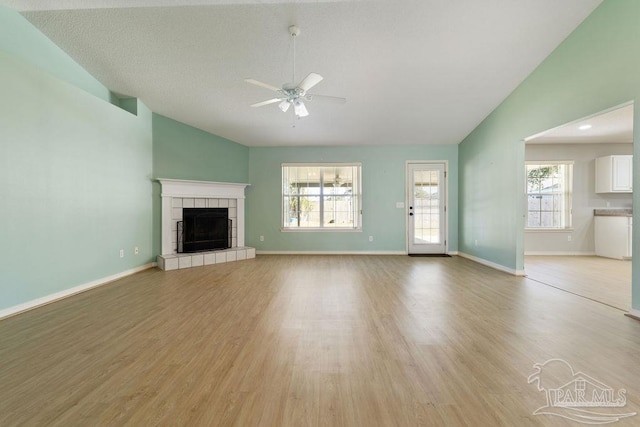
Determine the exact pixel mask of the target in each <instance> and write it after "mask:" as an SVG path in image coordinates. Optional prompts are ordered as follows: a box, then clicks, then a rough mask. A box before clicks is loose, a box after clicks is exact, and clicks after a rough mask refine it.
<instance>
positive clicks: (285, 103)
mask: <svg viewBox="0 0 640 427" xmlns="http://www.w3.org/2000/svg"><path fill="white" fill-rule="evenodd" d="M290 105H291V104H289V101H282V102H281V103H280V104H278V107H280V109H281V110H282V111H283V112H285V113H286V112H287V110H288V109H289V106H290Z"/></svg>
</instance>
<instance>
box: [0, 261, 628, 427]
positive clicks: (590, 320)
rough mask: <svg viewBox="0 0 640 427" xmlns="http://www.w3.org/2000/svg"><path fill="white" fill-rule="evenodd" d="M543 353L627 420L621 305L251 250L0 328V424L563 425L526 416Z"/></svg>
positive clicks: (507, 284)
mask: <svg viewBox="0 0 640 427" xmlns="http://www.w3.org/2000/svg"><path fill="white" fill-rule="evenodd" d="M551 358H561V359H564V360H567V361H568V362H570V363H572V365H573V367H574V368H575V369H576V370H580V371H583V372H585V373H587V374H588V375H591V376H592V377H594V378H597V379H598V380H601V381H602V382H604V383H606V384H607V385H609V386H611V387H613V388H614V389H619V388H626V390H627V406H626V407H625V408H624V409H625V411H626V412H633V411H636V412H639V411H640V370H638V369H637V367H638V366H640V322H637V321H635V320H633V319H630V318H628V317H625V316H623V315H622V312H621V311H620V310H617V309H615V308H612V307H609V306H606V305H602V304H598V303H596V302H593V301H590V300H588V299H584V298H580V297H578V296H576V295H572V294H571V293H567V292H563V291H561V290H559V289H555V288H553V287H549V286H545V285H543V284H541V283H539V282H536V281H533V280H530V279H527V278H522V277H514V276H510V275H508V274H505V273H502V272H499V271H496V270H493V269H490V268H488V267H485V266H482V265H479V264H476V263H474V262H471V261H469V260H465V259H462V258H458V257H452V258H412V257H406V256H259V257H258V258H256V259H253V260H246V261H241V262H236V263H228V264H220V265H212V266H205V267H199V268H192V269H188V270H178V271H169V272H163V271H160V270H148V271H144V272H141V273H139V274H136V275H134V276H130V277H127V278H124V279H121V280H119V281H116V282H113V283H111V284H108V285H105V286H102V287H100V288H96V289H93V290H91V291H88V292H85V293H82V294H79V295H76V296H74V297H71V298H67V299H65V300H62V301H58V302H56V303H53V304H50V305H47V306H45V307H41V308H38V309H35V310H32V311H30V312H26V313H23V314H21V315H18V316H14V317H11V318H8V319H5V320H2V321H0V384H2V387H0V425H2V426H5V425H6V426H14V425H53V426H73V425H116V426H119V425H131V426H140V425H170V426H176V425H185V426H187V425H188V426H200V425H202V426H325V425H326V426H396V425H397V426H409V425H411V426H438V425H443V426H456V425H468V426H512V425H523V426H538V425H551V426H555V425H559V426H564V425H575V423H572V422H570V421H567V420H564V419H561V418H559V417H551V416H544V415H533V411H534V410H535V409H537V408H538V407H540V406H542V405H543V404H544V402H545V396H544V394H543V393H541V392H540V391H538V390H537V388H536V387H535V385H532V384H528V383H527V378H528V376H529V375H530V374H531V373H533V365H534V364H535V363H542V362H545V361H546V360H548V359H551ZM634 422H640V416H638V417H635V419H634V420H627V421H621V422H620V423H619V425H634Z"/></svg>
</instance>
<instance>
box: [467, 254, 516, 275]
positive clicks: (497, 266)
mask: <svg viewBox="0 0 640 427" xmlns="http://www.w3.org/2000/svg"><path fill="white" fill-rule="evenodd" d="M458 256H461V257H462V258H467V259H470V260H471V261H474V262H477V263H478V264H482V265H486V266H487V267H491V268H493V269H496V270H500V271H503V272H505V273H509V274H513V275H514V276H526V273H525V272H524V270H514V269H513V268H508V267H505V266H504V265H501V264H496V263H495V262H491V261H487V260H486V259H484V258H478V257H477V256H473V255H469V254H466V253H464V252H459V253H458Z"/></svg>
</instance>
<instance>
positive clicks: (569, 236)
mask: <svg viewBox="0 0 640 427" xmlns="http://www.w3.org/2000/svg"><path fill="white" fill-rule="evenodd" d="M570 241H571V234H569V235H568V236H567V242H570Z"/></svg>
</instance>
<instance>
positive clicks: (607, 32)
mask: <svg viewBox="0 0 640 427" xmlns="http://www.w3.org/2000/svg"><path fill="white" fill-rule="evenodd" d="M639 16H640V2H638V1H636V0H605V1H604V2H603V4H602V5H601V6H600V7H598V8H597V9H596V10H595V11H594V12H593V13H592V14H591V15H590V16H589V17H588V18H587V19H586V20H585V21H584V22H583V23H582V24H581V25H580V26H579V27H578V28H577V29H576V30H575V31H574V32H573V33H572V34H571V35H570V36H569V37H568V38H567V39H566V40H565V41H564V42H563V43H562V44H561V45H560V46H559V47H558V48H557V49H556V50H555V51H554V52H553V53H552V54H551V55H550V56H549V57H548V58H547V59H546V60H545V61H544V62H543V63H542V64H541V65H540V66H539V67H538V68H537V69H536V70H535V71H534V72H533V73H532V74H531V75H530V76H529V77H528V78H527V79H526V80H525V81H524V82H523V83H522V84H521V85H520V86H519V87H518V88H517V89H516V90H515V91H514V92H513V93H512V94H511V95H510V96H509V97H508V98H507V99H506V100H505V101H504V102H503V103H502V104H501V105H500V106H499V107H498V108H497V109H496V110H495V111H493V112H492V113H491V114H490V115H489V116H488V117H487V118H486V119H485V120H484V121H483V123H482V124H481V125H480V126H478V128H477V129H475V130H474V131H473V132H472V133H471V134H470V135H469V136H468V137H467V138H466V139H465V140H464V141H463V142H462V143H461V144H460V240H459V245H460V251H462V252H465V253H469V254H472V255H475V256H478V257H481V258H484V259H486V260H488V261H492V262H495V263H498V264H501V265H503V266H506V267H508V268H512V269H522V268H523V255H522V254H523V252H522V238H523V237H522V236H523V235H524V233H523V231H522V230H523V214H524V194H523V188H524V187H523V182H522V181H523V178H522V177H523V176H524V174H523V173H522V171H523V170H524V169H523V168H524V166H523V161H524V144H523V143H522V139H523V138H525V137H527V136H529V135H533V134H535V133H537V132H540V131H543V130H546V129H549V128H552V127H554V126H558V125H560V124H563V123H566V122H569V121H572V120H574V119H578V118H580V117H584V116H587V115H590V114H593V113H596V112H598V111H601V110H604V109H607V108H610V107H613V106H616V105H619V104H622V103H624V102H626V101H630V100H636V99H637V98H638V96H639V95H640V77H639V76H640V25H638V17H639ZM635 111H636V113H635V114H636V120H635V127H634V129H635V130H634V137H635V140H636V141H637V140H638V137H639V136H640V126H639V123H640V122H639V121H638V115H639V114H640V113H639V111H640V109H638V108H636V109H635ZM638 147H640V145H639V144H635V154H636V156H635V158H636V159H640V148H638ZM636 170H639V169H638V168H637V167H636ZM634 180H635V181H636V183H635V184H636V186H637V187H638V188H640V187H639V185H640V174H635V177H634ZM635 194H636V195H634V205H635V206H634V207H635V212H640V205H639V204H638V200H640V199H639V198H638V196H637V194H638V193H635ZM638 237H640V230H639V229H638V228H637V227H636V228H635V230H634V245H635V246H636V247H638V244H640V239H639V238H638ZM476 239H478V242H479V243H478V246H475V240H476ZM633 266H634V269H633V270H634V277H633V283H634V286H633V289H634V292H633V307H634V308H636V309H640V257H635V258H634V260H633Z"/></svg>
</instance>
